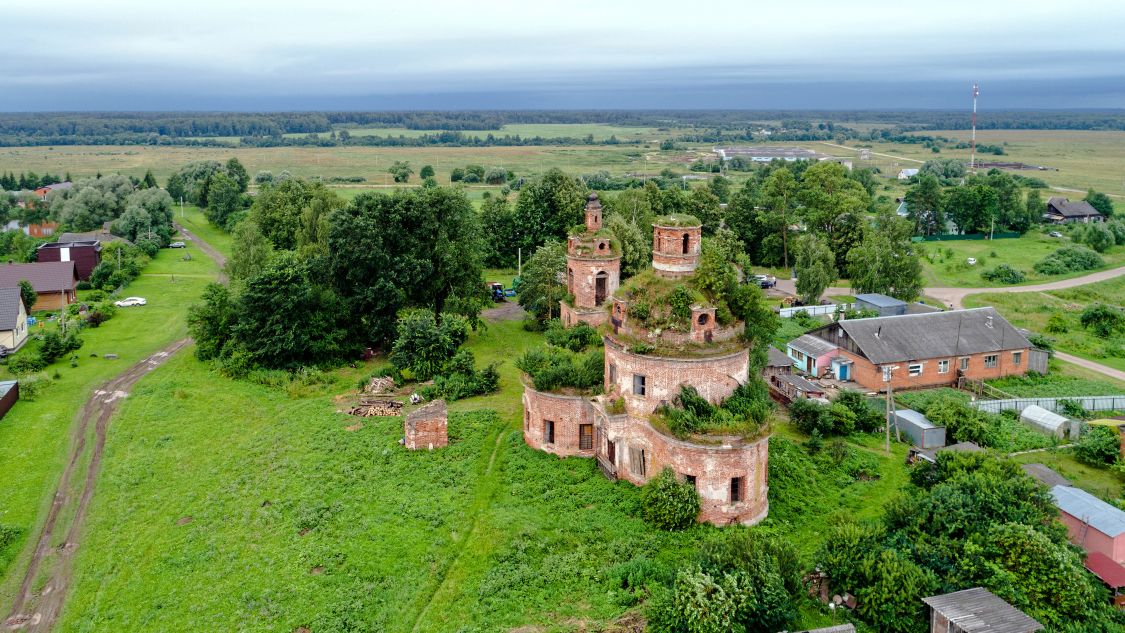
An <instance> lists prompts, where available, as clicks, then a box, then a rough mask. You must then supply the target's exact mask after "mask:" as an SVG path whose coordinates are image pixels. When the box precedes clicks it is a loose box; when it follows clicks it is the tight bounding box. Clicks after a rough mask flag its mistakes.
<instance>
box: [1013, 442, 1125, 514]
mask: <svg viewBox="0 0 1125 633" xmlns="http://www.w3.org/2000/svg"><path fill="white" fill-rule="evenodd" d="M1013 459H1015V460H1016V461H1017V462H1019V463H1021V464H1034V463H1039V464H1046V465H1047V466H1048V467H1050V468H1051V469H1052V470H1054V471H1055V472H1057V473H1059V474H1060V475H1062V476H1063V477H1066V478H1067V479H1069V480H1070V481H1071V483H1073V484H1074V485H1075V486H1077V487H1079V488H1081V489H1083V490H1085V491H1086V492H1089V493H1090V494H1092V495H1095V496H1097V497H1100V498H1102V499H1104V500H1106V501H1114V500H1116V499H1120V498H1121V497H1122V496H1123V495H1122V486H1123V485H1125V478H1123V477H1122V476H1121V475H1118V474H1117V473H1115V472H1113V471H1112V470H1110V469H1109V468H1097V467H1095V466H1090V465H1087V464H1083V463H1082V462H1080V461H1078V460H1077V459H1075V457H1074V451H1073V450H1071V449H1066V448H1058V449H1052V450H1047V451H1042V452H1039V453H1024V454H1023V455H1016V456H1015V457H1014V458H1013Z"/></svg>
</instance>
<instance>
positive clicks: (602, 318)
mask: <svg viewBox="0 0 1125 633" xmlns="http://www.w3.org/2000/svg"><path fill="white" fill-rule="evenodd" d="M559 319H560V320H561V321H562V323H563V326H565V327H571V326H573V325H578V323H579V322H581V323H588V324H590V325H592V326H594V327H598V326H599V325H601V324H602V323H606V322H608V321H609V313H608V312H606V311H605V306H602V307H600V308H593V309H589V310H583V309H580V308H575V307H573V306H571V305H570V304H568V303H567V302H565V301H560V302H559Z"/></svg>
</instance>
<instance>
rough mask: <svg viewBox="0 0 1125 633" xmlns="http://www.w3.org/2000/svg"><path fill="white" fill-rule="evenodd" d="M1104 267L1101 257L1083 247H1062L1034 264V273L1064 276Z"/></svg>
mask: <svg viewBox="0 0 1125 633" xmlns="http://www.w3.org/2000/svg"><path fill="white" fill-rule="evenodd" d="M1103 265H1105V262H1104V261H1103V260H1102V257H1101V255H1098V254H1097V253H1095V252H1094V251H1092V250H1090V249H1088V248H1086V247H1083V246H1064V247H1062V248H1060V249H1058V250H1056V251H1055V252H1053V253H1051V254H1050V255H1048V256H1046V257H1044V258H1043V259H1041V260H1039V261H1037V262H1035V266H1034V268H1035V272H1037V273H1040V274H1042V275H1065V274H1067V273H1074V272H1081V271H1084V270H1093V269H1095V268H1101V267H1102V266H1103Z"/></svg>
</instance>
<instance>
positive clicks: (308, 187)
mask: <svg viewBox="0 0 1125 633" xmlns="http://www.w3.org/2000/svg"><path fill="white" fill-rule="evenodd" d="M342 206H344V201H343V199H341V198H340V197H339V196H337V195H336V194H335V193H333V192H332V191H329V189H328V188H327V187H325V186H324V185H323V184H321V183H319V182H309V181H307V180H302V179H300V178H290V179H287V180H282V181H280V182H278V183H276V184H272V185H265V186H263V187H262V189H261V191H260V192H259V193H258V195H257V196H256V197H255V198H254V204H253V205H252V206H251V207H250V214H249V218H250V219H251V220H253V221H254V222H255V223H257V225H258V227H259V229H260V230H261V232H262V235H264V236H265V237H266V239H268V240H269V241H270V242H271V243H272V244H273V245H274V248H277V249H281V250H299V249H302V248H304V247H307V246H317V245H321V244H322V243H323V242H324V240H325V239H326V237H327V236H326V235H325V233H326V230H327V221H328V216H329V215H331V213H332V211H334V210H336V209H339V208H340V207H342Z"/></svg>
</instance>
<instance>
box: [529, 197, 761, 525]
mask: <svg viewBox="0 0 1125 633" xmlns="http://www.w3.org/2000/svg"><path fill="white" fill-rule="evenodd" d="M585 213H586V224H585V227H584V229H585V230H584V232H583V233H581V234H578V235H572V236H571V237H570V240H569V247H568V254H567V267H568V270H567V287H568V289H569V290H570V295H571V298H568V300H566V301H564V302H563V305H562V313H563V323H564V324H566V325H573V324H575V323H577V322H579V321H582V322H586V323H594V324H597V323H606V321H608V323H607V324H606V325H607V332H606V334H605V335H604V336H603V338H602V340H603V343H604V346H605V361H604V362H605V366H604V367H605V372H604V373H605V382H604V385H603V386H602V392H603V393H602V394H601V395H593V394H583V393H578V394H576V393H566V392H554V391H539V390H536V389H535V388H534V386H533V385H532V384H531V382H530V381H525V387H524V395H523V407H524V419H523V437H524V442H525V443H527V445H528V446H530V447H532V448H534V449H536V450H541V451H544V452H548V453H552V454H554V455H557V456H559V457H574V456H576V457H588V458H593V459H595V460H596V461H597V464H598V467H599V468H600V469H601V471H602V473H603V474H605V476H606V477H609V478H611V479H623V480H625V481H628V482H630V483H633V484H635V485H643V484H645V483H646V482H648V481H649V480H650V479H652V478H653V477H656V476H658V475H660V473H661V472H662V471H663V470H664V469H666V468H667V469H671V470H672V471H673V472H674V473H675V474H676V476H677V477H679V478H680V479H681V480H683V481H687V482H690V483H691V484H692V485H694V486H695V488H696V490H697V491H698V492H699V497H700V513H699V516H698V520H699V521H701V522H709V523H713V524H715V525H726V524H730V523H742V524H747V525H751V524H754V523H757V522H759V521H761V520H762V519H764V518H765V517H766V514H767V512H768V510H769V501H768V497H767V490H768V486H767V485H766V477H767V469H768V467H767V464H768V443H769V438H768V436H762V435H761V434H757V435H751V436H741V435H722V436H707V437H706V438H700V439H699V441H696V439H695V438H694V437H692V438H691V439H683V438H682V437H677V436H674V435H672V434H670V432H669V431H668V430H667V429H664V428H663V427H660V426H658V425H654V423H653V421H652V417H653V415H654V413H655V412H656V411H657V409H659V408H660V407H661V406H663V405H665V404H668V403H669V402H671V401H673V400H674V399H675V397H676V396H677V395H678V394H679V392H680V388H681V387H682V386H685V385H687V386H691V387H694V388H695V389H696V390H697V391H698V393H699V395H700V396H702V397H703V398H706V399H707V400H708V401H710V402H711V403H713V404H719V403H721V402H722V401H723V400H724V399H725V398H727V397H728V396H730V395H731V394H732V393H733V392H734V390H735V389H736V388H737V387H738V386H739V385H741V384H744V383H746V382H747V381H748V380H749V379H750V355H749V347H748V346H746V345H745V344H743V343H742V342H741V340H740V339H739V334H740V332H741V330H742V324H741V323H733V324H727V325H724V326H720V325H718V323H717V322H716V320H715V311H716V308H715V307H714V306H708V305H695V306H692V309H691V317H690V319H688V320H687V321H686V323H685V328H684V330H676V331H673V330H671V329H651V328H649V327H647V326H646V325H645V323H644V322H643V321H642V320H639V319H638V318H636V317H634V316H632V315H630V311H629V305H630V301H631V300H633V299H632V298H631V295H629V294H628V293H629V292H630V291H631V290H638V288H636V287H634V286H628V287H623V288H622V289H621V290H620V291H618V292H616V293H615V292H613V291H614V290H617V289H618V285H619V279H620V277H619V261H620V256H619V254H617V253H616V252H615V250H614V248H613V246H612V244H611V243H610V242H609V241H608V240H606V239H605V238H604V234H603V233H602V226H601V204H600V203H599V202H598V200H597V196H596V195H594V194H591V195H590V197H589V199H588V201H587V203H586V211H585ZM701 228H702V226H701V224H700V222H699V220H697V219H695V218H693V217H691V216H674V217H663V218H658V219H657V220H656V221H655V222H654V225H653V234H654V235H653V237H654V239H653V271H652V273H651V276H644V275H640V276H638V277H642V276H643V277H646V278H647V279H650V280H651V282H652V283H653V284H654V285H655V286H660V285H661V284H666V283H667V280H682V279H685V278H689V277H690V275H691V274H692V272H693V271H694V270H695V268H696V266H697V265H698V263H699V255H700V233H701ZM635 279H637V278H634V280H635ZM634 280H630V281H634ZM646 288H647V287H646ZM636 340H642V341H647V342H648V343H647V347H646V349H645V350H644V351H643V352H642V351H640V350H638V349H637V346H636V345H635V344H633V343H631V341H636ZM685 347H690V348H691V350H692V351H691V353H690V354H684V353H679V354H663V353H662V351H661V350H663V349H671V348H675V349H680V350H682V349H684V348H685ZM778 371H779V372H780V371H781V369H780V368H779V369H778Z"/></svg>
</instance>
